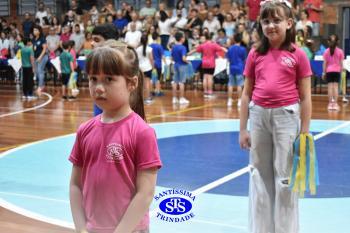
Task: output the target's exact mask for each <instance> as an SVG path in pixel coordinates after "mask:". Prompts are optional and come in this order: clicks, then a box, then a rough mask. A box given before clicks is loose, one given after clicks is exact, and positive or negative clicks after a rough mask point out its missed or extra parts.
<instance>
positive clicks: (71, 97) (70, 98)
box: [68, 96, 77, 101]
mask: <svg viewBox="0 0 350 233" xmlns="http://www.w3.org/2000/svg"><path fill="white" fill-rule="evenodd" d="M76 99H77V97H74V96H69V97H68V100H69V101H73V100H76Z"/></svg>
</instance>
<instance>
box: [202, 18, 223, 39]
mask: <svg viewBox="0 0 350 233" xmlns="http://www.w3.org/2000/svg"><path fill="white" fill-rule="evenodd" d="M202 28H208V30H209V33H214V35H216V34H218V30H219V29H220V28H221V26H220V22H219V21H218V20H216V19H213V20H212V21H209V20H205V21H204V23H203V27H202Z"/></svg>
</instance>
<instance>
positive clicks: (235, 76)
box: [226, 33, 247, 107]
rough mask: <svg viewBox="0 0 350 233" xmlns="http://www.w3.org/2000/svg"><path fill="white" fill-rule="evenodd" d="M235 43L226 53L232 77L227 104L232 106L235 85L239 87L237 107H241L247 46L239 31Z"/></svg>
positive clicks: (230, 78)
mask: <svg viewBox="0 0 350 233" xmlns="http://www.w3.org/2000/svg"><path fill="white" fill-rule="evenodd" d="M233 39H234V45H232V46H231V47H230V48H229V49H228V52H227V54H226V57H227V59H228V60H229V62H230V77H229V81H228V100H227V106H228V107H230V106H232V102H233V100H232V92H233V87H234V86H236V87H237V98H238V99H237V107H241V95H242V87H243V84H244V78H243V70H244V62H245V59H246V57H247V51H246V49H245V47H243V46H241V42H242V35H241V34H240V33H237V34H235V35H234V38H233Z"/></svg>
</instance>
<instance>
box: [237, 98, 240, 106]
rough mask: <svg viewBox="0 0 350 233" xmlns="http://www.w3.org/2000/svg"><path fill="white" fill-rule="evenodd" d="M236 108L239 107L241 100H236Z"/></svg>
mask: <svg viewBox="0 0 350 233" xmlns="http://www.w3.org/2000/svg"><path fill="white" fill-rule="evenodd" d="M237 107H239V108H240V107H241V99H238V101H237Z"/></svg>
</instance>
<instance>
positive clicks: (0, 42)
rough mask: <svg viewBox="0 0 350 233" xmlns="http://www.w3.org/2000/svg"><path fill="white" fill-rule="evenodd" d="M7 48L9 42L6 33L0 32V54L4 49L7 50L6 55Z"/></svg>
mask: <svg viewBox="0 0 350 233" xmlns="http://www.w3.org/2000/svg"><path fill="white" fill-rule="evenodd" d="M9 47H10V41H9V40H8V38H7V33H6V31H2V32H0V51H1V54H2V53H3V52H2V51H3V50H4V49H6V50H7V53H6V54H7V55H8V52H9Z"/></svg>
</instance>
